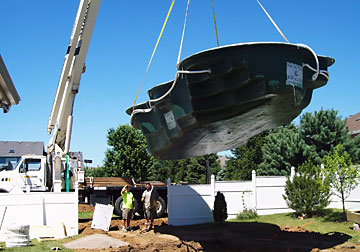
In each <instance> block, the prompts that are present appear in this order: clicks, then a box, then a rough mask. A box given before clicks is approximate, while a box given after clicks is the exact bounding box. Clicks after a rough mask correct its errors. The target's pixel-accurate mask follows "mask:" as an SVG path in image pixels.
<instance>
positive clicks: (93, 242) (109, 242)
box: [63, 234, 130, 249]
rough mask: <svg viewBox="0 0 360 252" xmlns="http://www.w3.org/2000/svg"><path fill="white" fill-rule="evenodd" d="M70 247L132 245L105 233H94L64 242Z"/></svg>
mask: <svg viewBox="0 0 360 252" xmlns="http://www.w3.org/2000/svg"><path fill="white" fill-rule="evenodd" d="M63 245H64V246H65V247H66V248H69V249H105V248H120V247H123V246H128V245H130V244H129V243H127V242H123V241H121V240H118V239H115V238H111V237H109V236H107V235H103V234H94V235H89V236H85V237H82V238H80V239H77V240H75V241H71V242H68V243H65V244H63Z"/></svg>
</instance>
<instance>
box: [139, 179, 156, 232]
mask: <svg viewBox="0 0 360 252" xmlns="http://www.w3.org/2000/svg"><path fill="white" fill-rule="evenodd" d="M145 187H146V190H145V191H144V193H143V194H142V198H141V202H143V203H144V214H145V219H146V222H145V231H149V230H151V229H152V228H153V225H154V218H155V215H156V202H157V200H158V199H159V194H158V193H157V191H156V190H155V189H154V188H153V186H152V185H151V184H150V183H146V185H145ZM149 219H150V221H151V222H150V227H149V226H148V223H149Z"/></svg>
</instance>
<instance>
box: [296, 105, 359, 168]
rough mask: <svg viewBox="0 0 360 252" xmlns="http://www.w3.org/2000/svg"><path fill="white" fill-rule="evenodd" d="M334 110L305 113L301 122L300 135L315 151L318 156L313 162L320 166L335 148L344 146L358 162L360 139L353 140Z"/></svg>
mask: <svg viewBox="0 0 360 252" xmlns="http://www.w3.org/2000/svg"><path fill="white" fill-rule="evenodd" d="M337 113H338V112H337V111H336V110H334V109H330V110H322V109H321V110H320V111H315V112H314V114H311V113H305V114H303V115H302V117H301V120H300V135H301V138H302V139H303V140H304V141H305V143H306V144H307V145H309V146H311V147H313V148H314V149H315V153H316V154H317V155H316V156H315V157H314V159H312V161H313V162H314V163H317V164H320V162H321V159H322V158H323V157H324V156H326V155H329V154H330V153H331V152H332V151H333V149H334V148H335V146H337V145H338V144H342V145H343V146H344V148H345V150H346V151H347V152H348V153H349V154H351V158H352V159H353V160H354V161H355V162H358V159H359V153H360V148H359V147H360V144H359V142H360V138H355V139H352V138H350V137H349V134H348V133H349V131H348V129H347V128H346V126H345V121H344V120H342V119H341V117H340V116H338V115H337Z"/></svg>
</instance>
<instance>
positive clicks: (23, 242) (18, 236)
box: [5, 225, 30, 248]
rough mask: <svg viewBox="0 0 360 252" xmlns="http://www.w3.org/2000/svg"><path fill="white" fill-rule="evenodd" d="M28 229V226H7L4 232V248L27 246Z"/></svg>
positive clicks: (28, 243) (28, 241) (28, 242)
mask: <svg viewBox="0 0 360 252" xmlns="http://www.w3.org/2000/svg"><path fill="white" fill-rule="evenodd" d="M29 229H30V226H29V225H22V226H8V227H7V231H6V232H5V246H6V247H7V248H14V247H26V246H29V245H30V239H29Z"/></svg>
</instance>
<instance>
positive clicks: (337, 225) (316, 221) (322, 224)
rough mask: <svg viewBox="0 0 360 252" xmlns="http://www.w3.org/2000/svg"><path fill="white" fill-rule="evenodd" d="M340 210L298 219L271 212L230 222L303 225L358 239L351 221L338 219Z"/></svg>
mask: <svg viewBox="0 0 360 252" xmlns="http://www.w3.org/2000/svg"><path fill="white" fill-rule="evenodd" d="M341 217H342V211H341V210H339V209H325V210H324V212H323V215H322V216H319V217H313V218H306V219H303V220H299V219H297V218H294V217H293V213H283V214H272V215H263V216H257V217H253V218H250V219H242V220H237V219H232V220H229V221H231V222H263V223H271V224H275V225H278V226H286V227H303V228H305V229H307V230H311V231H315V232H319V233H322V234H326V233H331V232H340V233H344V234H348V235H350V236H352V237H353V238H352V241H353V242H359V241H360V232H355V231H353V225H354V223H352V222H347V221H344V222H342V221H340V220H341Z"/></svg>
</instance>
